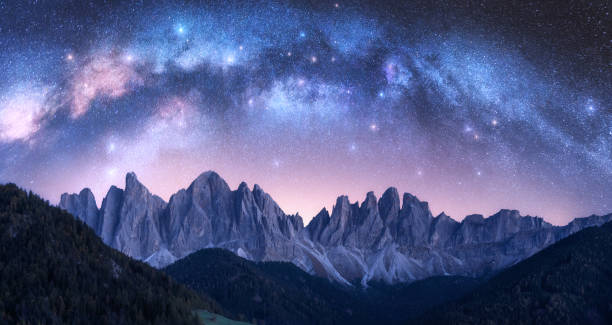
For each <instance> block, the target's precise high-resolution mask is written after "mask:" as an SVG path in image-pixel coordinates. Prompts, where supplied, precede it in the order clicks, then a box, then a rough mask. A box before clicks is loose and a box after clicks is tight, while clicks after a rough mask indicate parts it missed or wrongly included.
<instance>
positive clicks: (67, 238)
mask: <svg viewBox="0 0 612 325" xmlns="http://www.w3.org/2000/svg"><path fill="white" fill-rule="evenodd" d="M195 309H206V310H209V311H213V312H219V307H217V305H216V304H215V303H214V302H213V300H212V299H207V298H206V297H205V296H198V295H196V294H194V293H193V292H191V291H190V290H188V289H186V288H185V287H183V286H182V285H179V284H177V283H175V282H174V281H173V280H172V279H170V278H169V277H168V276H166V275H165V274H163V273H162V272H160V271H158V270H156V269H154V268H152V267H150V266H148V265H146V264H144V263H142V262H138V261H136V260H133V259H131V258H129V257H127V256H125V255H123V254H121V253H120V252H118V251H116V250H114V249H111V248H109V247H108V246H106V245H104V243H103V242H102V241H101V240H100V238H99V237H98V236H96V234H95V233H94V232H93V231H92V230H91V229H90V228H89V227H88V226H87V225H85V224H84V223H83V222H81V221H79V220H77V219H76V218H74V217H73V216H72V215H70V214H68V213H67V212H65V211H62V210H60V209H59V208H55V207H52V206H50V205H49V203H48V202H46V201H44V200H42V199H41V198H39V197H38V196H36V195H33V194H32V193H29V194H28V193H26V192H24V191H23V190H21V189H19V188H18V187H17V186H15V185H13V184H8V185H0V323H21V324H41V323H43V324H194V323H198V321H197V318H196V316H195V315H194V313H193V310H195Z"/></svg>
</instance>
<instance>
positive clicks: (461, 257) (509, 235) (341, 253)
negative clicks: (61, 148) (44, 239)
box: [60, 171, 612, 283]
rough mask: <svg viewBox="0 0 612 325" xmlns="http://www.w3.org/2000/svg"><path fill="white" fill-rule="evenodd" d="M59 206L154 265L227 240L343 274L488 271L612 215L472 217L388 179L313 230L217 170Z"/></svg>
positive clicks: (364, 277)
mask: <svg viewBox="0 0 612 325" xmlns="http://www.w3.org/2000/svg"><path fill="white" fill-rule="evenodd" d="M60 207H62V208H64V209H66V210H68V211H69V212H71V213H73V214H74V215H76V216H77V217H78V218H80V219H82V220H84V221H85V222H86V223H87V224H88V225H90V227H92V228H93V229H94V230H96V233H97V234H98V235H99V236H100V237H102V239H103V241H104V242H105V243H107V244H108V245H110V246H112V247H114V248H116V249H119V250H121V251H122V252H124V253H126V254H128V255H130V256H132V257H134V258H137V259H141V260H145V261H146V262H148V263H150V264H151V265H154V266H158V267H159V266H164V265H167V264H168V263H171V262H172V261H174V260H176V259H177V258H181V257H183V256H185V255H186V254H189V253H190V252H193V251H195V250H198V249H201V248H204V247H222V248H226V249H229V250H231V251H233V252H235V253H236V254H238V255H240V256H242V257H245V258H248V259H252V260H256V261H260V260H282V261H291V262H293V263H295V264H296V265H298V266H299V267H301V268H303V269H304V270H306V271H308V272H310V273H312V274H319V275H322V276H326V277H328V278H330V279H334V280H337V281H339V282H341V283H348V281H350V280H360V281H361V282H362V283H367V282H368V281H370V280H373V279H374V280H383V281H387V282H398V281H412V280H417V279H422V278H425V277H429V276H432V275H448V274H452V275H467V276H480V275H483V274H487V272H492V271H495V270H499V269H501V268H503V267H505V266H508V265H511V264H512V263H515V262H516V261H518V260H521V259H523V258H525V257H528V256H530V255H531V254H534V253H535V252H537V251H538V250H539V249H542V248H543V247H546V246H547V245H550V244H551V243H553V242H555V241H556V240H559V239H561V238H563V237H565V236H567V235H569V234H571V233H573V232H575V231H578V230H580V229H582V228H584V227H587V226H594V225H600V224H602V223H604V222H606V221H609V220H610V219H612V215H608V216H602V217H597V216H593V217H589V218H581V219H576V220H575V221H573V222H571V223H570V224H569V225H567V226H564V227H555V226H552V225H550V224H549V223H547V222H545V221H543V219H542V218H535V217H530V216H521V215H520V213H519V212H518V211H516V210H507V209H503V210H500V211H499V212H497V213H496V214H494V215H492V216H491V217H488V218H485V217H484V216H482V215H470V216H467V217H466V218H465V219H464V220H463V222H461V223H459V222H457V221H455V220H453V219H452V218H451V217H449V216H448V215H446V214H445V213H440V214H439V215H437V216H436V217H435V218H434V217H433V216H432V214H431V211H430V210H429V205H428V203H427V202H424V201H420V200H419V199H418V198H417V197H416V196H414V195H412V194H409V193H404V194H403V195H402V201H401V204H400V196H399V193H398V191H397V189H396V188H393V187H390V188H388V189H387V190H386V191H385V192H384V193H383V194H382V196H381V197H380V199H377V198H376V196H375V195H374V193H373V192H368V193H367V194H366V196H365V199H364V200H363V201H362V202H361V203H360V202H354V203H351V202H350V201H349V198H348V197H347V196H345V195H342V196H339V197H338V198H337V199H336V203H335V205H334V206H333V209H332V210H331V213H330V211H328V210H327V209H325V208H323V209H321V211H320V212H319V213H318V214H317V215H316V216H315V217H314V218H313V219H312V221H311V222H310V223H309V224H308V226H307V227H306V228H305V229H304V228H303V222H302V219H301V217H300V216H299V215H297V214H295V215H287V214H285V213H284V212H283V211H282V210H281V208H280V207H279V206H278V204H276V202H274V200H273V199H272V197H271V196H270V195H269V194H267V193H266V192H264V190H263V189H262V188H261V187H260V186H259V185H254V186H253V189H252V190H251V189H249V187H248V185H247V184H246V183H245V182H242V183H241V184H240V185H239V186H238V188H237V189H236V190H234V191H232V190H231V189H230V188H229V186H228V185H227V183H226V182H225V181H224V180H223V179H222V178H221V177H220V176H219V175H218V174H217V173H215V172H213V171H208V172H205V173H202V174H200V175H199V176H198V177H197V178H196V179H195V180H194V181H193V182H192V183H191V184H190V186H189V187H188V188H187V189H181V190H179V191H178V192H176V193H175V194H174V195H172V197H171V199H170V202H169V203H168V204H166V203H165V202H164V201H163V200H162V199H161V198H159V197H157V196H155V195H152V194H151V193H150V192H149V191H148V190H147V189H146V187H145V186H144V185H143V184H141V183H140V182H139V181H138V179H137V177H136V175H135V174H134V173H128V174H127V175H126V184H125V191H124V190H122V189H119V188H117V187H115V186H112V187H111V188H110V189H109V191H108V193H107V195H106V197H105V198H104V200H103V201H102V207H101V209H100V211H98V210H97V207H96V203H95V198H94V197H93V194H91V191H89V190H87V189H84V190H83V191H81V192H80V193H79V194H63V195H62V199H61V201H60Z"/></svg>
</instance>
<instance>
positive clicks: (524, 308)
mask: <svg viewBox="0 0 612 325" xmlns="http://www.w3.org/2000/svg"><path fill="white" fill-rule="evenodd" d="M425 321H426V322H428V323H435V324H440V323H452V324H612V222H609V223H607V224H605V225H603V226H601V227H592V228H587V229H584V230H582V231H580V232H577V233H575V234H574V235H571V236H569V237H567V238H565V239H563V240H561V241H559V242H558V243H556V244H554V245H552V246H550V247H548V248H546V249H544V250H543V251H541V252H539V253H538V254H536V255H534V256H532V257H531V258H528V259H526V260H525V261H523V262H521V263H518V264H517V265H515V266H513V267H510V268H509V269H507V270H505V271H503V272H501V273H500V274H499V275H497V276H495V277H493V278H492V279H491V280H490V281H489V282H487V283H486V284H484V285H483V286H482V287H481V288H479V289H477V290H476V291H474V292H473V293H471V294H469V295H467V296H466V297H464V298H463V299H461V300H459V301H458V302H455V303H452V304H450V305H448V306H447V307H446V308H443V309H441V310H437V311H436V313H435V314H431V315H429V317H428V318H427V319H425Z"/></svg>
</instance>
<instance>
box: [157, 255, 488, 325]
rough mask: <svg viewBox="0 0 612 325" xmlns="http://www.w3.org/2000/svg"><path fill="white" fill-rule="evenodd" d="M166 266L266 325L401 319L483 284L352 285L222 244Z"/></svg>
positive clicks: (459, 280)
mask: <svg viewBox="0 0 612 325" xmlns="http://www.w3.org/2000/svg"><path fill="white" fill-rule="evenodd" d="M164 271H165V272H166V273H167V274H168V275H170V276H172V277H173V278H174V279H176V280H177V281H178V282H180V283H183V284H185V285H186V286H188V287H190V288H192V289H194V290H195V291H197V292H199V293H203V294H207V295H209V296H210V297H212V298H214V299H215V301H217V302H218V303H219V304H221V305H222V307H223V308H224V309H226V310H228V311H230V312H232V313H233V314H235V315H239V318H240V319H242V320H246V321H250V322H254V323H255V322H257V323H263V322H265V324H383V323H385V324H388V323H402V322H404V321H406V320H408V319H410V318H411V317H413V316H415V315H419V314H420V313H421V312H424V311H426V310H427V309H428V308H431V307H433V306H436V305H438V304H440V303H443V302H446V301H449V300H452V299H455V298H459V297H461V296H463V295H464V294H465V293H467V292H469V291H470V290H471V289H473V288H474V287H475V285H476V283H478V282H477V281H476V280H474V279H470V278H464V277H435V278H430V279H427V280H423V281H419V282H415V283H412V284H409V285H394V286H391V285H386V284H373V285H372V286H371V287H370V288H368V289H367V290H366V289H363V288H348V287H344V286H341V285H339V284H337V283H334V282H330V281H328V280H327V279H323V278H320V277H316V276H312V275H310V274H308V273H306V272H304V271H303V270H301V269H300V268H298V267H297V266H295V265H294V264H292V263H287V262H260V263H256V262H252V261H249V260H246V259H243V258H241V257H238V256H236V255H234V254H233V253H231V252H229V251H227V250H223V249H218V248H213V249H203V250H200V251H197V252H195V253H193V254H191V255H188V256H187V257H185V258H183V259H181V260H179V261H177V262H176V263H174V264H172V265H170V266H168V267H166V268H165V269H164Z"/></svg>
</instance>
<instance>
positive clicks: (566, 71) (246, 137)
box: [0, 0, 612, 224]
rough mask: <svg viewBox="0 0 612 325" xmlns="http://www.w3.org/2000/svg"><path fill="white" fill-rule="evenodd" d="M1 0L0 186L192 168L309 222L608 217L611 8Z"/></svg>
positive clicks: (152, 179)
mask: <svg viewBox="0 0 612 325" xmlns="http://www.w3.org/2000/svg"><path fill="white" fill-rule="evenodd" d="M509 2H510V1H499V2H483V3H481V2H470V4H466V3H462V5H452V4H445V2H437V1H411V2H409V3H407V4H403V5H402V6H397V5H393V4H392V2H385V1H372V2H362V3H356V2H345V1H338V2H334V1H324V0H323V1H313V2H295V3H292V2H285V1H282V2H266V3H259V4H251V3H247V2H244V3H243V2H232V3H226V2H223V1H222V2H218V3H213V4H210V3H209V4H202V5H194V4H177V3H165V2H162V1H156V2H155V4H152V3H148V2H144V3H143V2H134V3H129V2H125V3H123V4H118V3H113V4H109V3H104V2H85V1H82V2H81V1H79V2H75V3H74V4H71V3H69V2H66V1H57V2H54V1H8V2H7V1H1V0H0V17H2V18H1V20H0V49H1V50H0V155H1V156H2V160H1V161H0V182H2V183H6V182H14V183H16V184H18V185H20V186H22V187H25V188H28V189H31V190H33V191H35V192H37V193H39V194H40V195H42V196H43V197H45V198H47V199H49V200H50V201H51V202H52V203H57V202H58V200H59V196H60V194H61V193H62V192H78V191H79V190H80V189H81V188H83V187H90V188H91V189H92V190H93V192H94V194H95V196H96V199H97V201H98V204H100V203H101V201H102V198H103V196H104V195H105V193H106V191H107V190H108V188H109V186H110V185H112V184H115V185H117V186H119V187H123V186H124V177H125V173H127V172H129V171H134V172H136V174H137V175H138V177H139V179H140V180H141V181H142V182H143V184H145V185H146V186H147V187H148V188H149V189H150V190H151V191H152V192H153V193H155V194H158V195H160V196H161V197H162V198H164V199H166V200H167V199H168V198H169V196H170V195H171V194H172V193H174V192H176V191H177V190H178V189H180V188H184V187H187V186H188V185H189V183H190V182H191V181H192V180H193V179H194V178H195V177H197V176H198V175H199V174H200V173H201V172H204V171H206V170H215V171H217V172H218V173H219V174H220V175H221V176H222V177H223V178H224V179H226V180H227V181H228V183H229V185H230V187H232V188H235V187H237V185H238V184H239V183H240V182H241V181H243V180H244V181H246V182H247V183H248V184H249V185H250V186H252V185H253V184H260V185H261V186H262V187H263V189H264V190H265V191H267V192H268V193H270V194H271V195H272V197H273V198H274V199H275V200H276V201H277V202H278V203H279V205H280V206H281V208H283V209H284V210H285V212H287V213H295V212H299V213H300V215H302V216H303V218H304V219H305V221H306V222H307V221H309V220H310V219H311V218H312V217H313V216H314V214H316V212H318V210H320V209H321V208H322V207H323V206H327V207H328V208H330V207H331V205H332V204H333V203H334V202H335V198H336V197H337V196H338V195H341V194H348V195H349V198H350V200H351V201H355V200H359V201H362V200H363V199H364V197H365V194H366V192H368V191H370V190H373V191H374V192H375V193H376V194H377V196H380V195H381V194H382V192H383V191H384V190H385V189H386V188H387V187H389V186H395V187H397V188H398V190H399V191H400V192H410V193H412V194H415V195H417V196H418V197H419V198H420V199H421V200H426V201H429V203H430V207H431V208H432V211H433V213H434V214H437V213H440V212H442V211H445V212H446V213H447V214H449V215H451V216H452V217H454V218H455V219H458V220H461V219H462V218H463V217H464V216H465V215H467V214H470V213H482V214H485V215H490V214H492V213H494V212H496V211H497V210H499V209H500V208H513V209H518V210H520V211H521V213H523V214H530V215H538V216H541V217H544V218H545V219H546V220H548V221H550V222H552V223H555V224H564V223H566V222H567V221H569V220H570V219H572V218H575V217H583V216H587V215H589V214H592V213H596V214H603V213H609V212H612V191H611V190H612V28H611V26H612V19H611V16H610V14H609V9H610V8H608V5H607V3H606V2H607V1H601V2H596V1H592V2H584V3H582V2H575V1H550V3H548V2H547V3H538V2H532V3H527V2H526V1H525V2H524V3H525V4H509Z"/></svg>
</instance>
